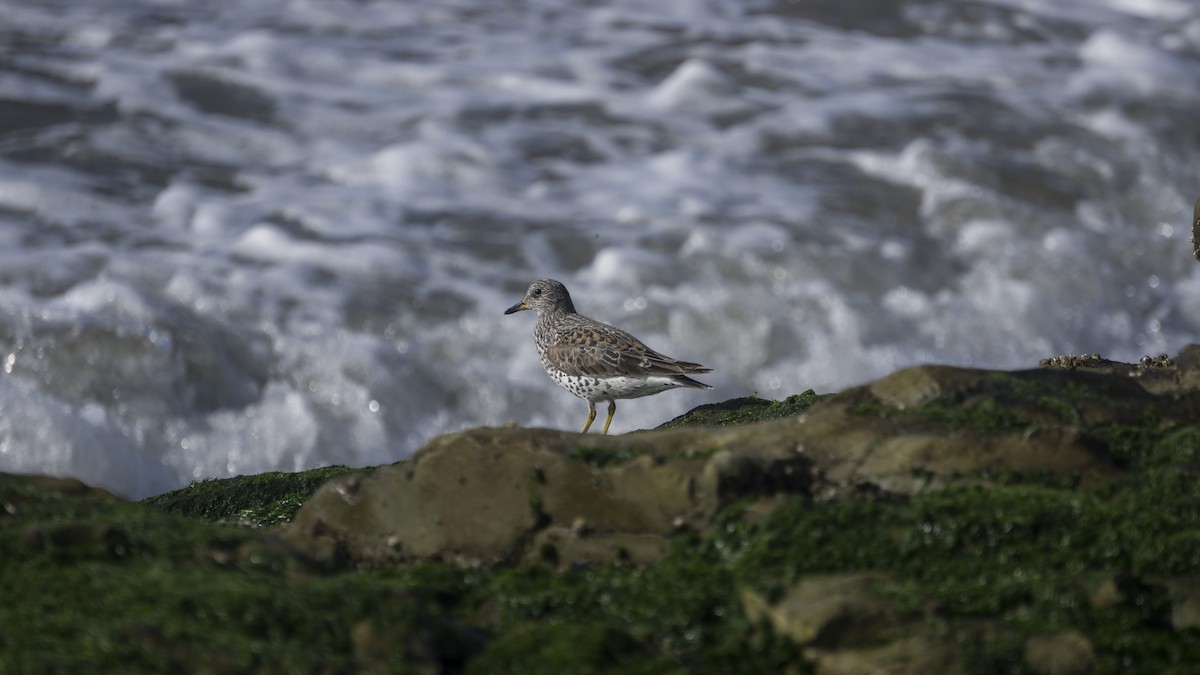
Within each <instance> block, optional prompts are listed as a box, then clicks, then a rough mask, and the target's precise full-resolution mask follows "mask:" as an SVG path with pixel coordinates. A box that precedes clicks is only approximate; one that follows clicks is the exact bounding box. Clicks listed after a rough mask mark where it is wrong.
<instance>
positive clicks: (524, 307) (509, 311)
mask: <svg viewBox="0 0 1200 675" xmlns="http://www.w3.org/2000/svg"><path fill="white" fill-rule="evenodd" d="M527 309H529V305H527V304H525V301H524V300H522V301H520V302H518V303H517V304H515V305H513V306H512V307H509V308H508V309H506V310H504V313H505V314H513V313H516V312H521V311H524V310H527Z"/></svg>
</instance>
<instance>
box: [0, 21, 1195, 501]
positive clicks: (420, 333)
mask: <svg viewBox="0 0 1200 675" xmlns="http://www.w3.org/2000/svg"><path fill="white" fill-rule="evenodd" d="M0 14H2V15H3V16H4V21H3V22H0V363H2V364H3V371H4V372H3V373H2V374H0V471H10V472H27V473H47V474H54V475H65V476H75V477H78V478H81V479H83V480H85V481H87V482H89V483H93V484H97V485H101V486H104V487H107V488H109V489H111V490H114V491H115V492H117V493H119V494H121V495H124V496H127V497H133V498H138V497H144V496H147V495H151V494H156V493H159V492H162V491H165V490H169V489H172V488H176V487H180V486H182V485H185V484H187V483H188V482H189V481H192V480H195V479H202V478H209V477H223V476H231V475H236V474H241V473H253V472H261V471H268V470H288V471H290V470H297V469H304V468H310V467H315V466H321V465H327V464H335V463H337V464H349V465H368V464H379V463H386V462H392V461H396V460H399V459H402V458H404V457H406V456H408V455H409V454H410V453H411V452H412V451H413V450H415V449H416V448H417V447H418V446H419V445H420V444H421V442H422V441H424V440H425V439H427V438H429V437H430V436H432V435H434V434H437V433H442V432H447V431H452V430H456V429H463V428H467V427H472V426H477V425H501V424H505V423H509V422H515V423H517V424H520V425H527V426H549V427H556V428H563V429H569V430H575V429H577V428H579V427H580V426H581V425H582V423H583V420H584V417H585V414H586V406H585V405H584V404H583V403H582V402H581V401H579V400H577V399H575V398H573V397H572V396H570V395H569V394H567V393H566V392H564V391H562V390H559V389H558V388H557V387H555V386H554V385H553V384H552V383H551V381H550V379H549V378H548V377H546V376H545V374H544V373H542V372H541V369H540V366H539V365H538V360H537V356H536V353H535V351H534V348H533V344H532V322H533V318H532V316H530V315H527V314H518V315H514V316H503V315H502V311H503V310H504V309H505V308H506V307H508V306H510V305H512V304H513V303H514V302H516V301H517V300H518V299H520V297H521V295H522V293H523V292H524V289H525V287H526V286H527V285H528V284H529V282H531V281H532V280H534V279H537V278H541V277H553V278H557V279H559V280H561V281H563V282H564V283H566V284H567V286H568V288H570V290H571V291H572V293H573V295H574V298H575V303H576V305H577V306H578V307H579V309H580V310H581V311H582V312H583V313H585V314H588V315H590V316H592V317H594V318H597V319H600V320H603V321H607V322H610V323H614V324H617V325H619V326H621V327H623V328H625V329H627V330H629V331H631V332H633V333H635V334H637V335H639V336H640V337H642V338H643V339H644V340H645V341H646V342H647V343H649V344H650V345H651V346H652V347H655V348H657V349H659V350H660V351H663V352H664V353H667V354H669V355H672V356H676V357H679V358H682V359H686V360H691V361H699V362H701V363H704V364H705V365H707V366H710V367H712V368H713V369H714V372H713V373H712V374H711V376H708V377H707V378H705V381H707V382H708V383H709V384H712V385H713V386H714V387H715V389H714V390H713V391H712V392H695V391H681V392H672V393H666V394H662V395H659V396H655V397H651V398H646V399H641V400H639V401H636V402H627V403H624V404H618V412H617V417H616V420H615V422H614V424H613V429H614V431H616V432H624V431H629V430H632V429H637V428H644V427H649V426H653V425H655V424H657V423H659V422H662V421H664V420H666V419H669V418H670V417H672V416H674V415H676V414H679V413H681V412H683V411H685V410H687V409H689V408H691V407H692V406H695V405H698V404H701V403H705V402H711V401H717V400H723V399H727V398H732V397H735V396H742V395H748V394H751V393H756V394H758V395H760V396H765V397H782V396H785V395H788V394H792V393H798V392H801V391H803V390H806V389H809V388H813V389H816V390H818V391H822V392H824V391H834V390H838V389H841V388H845V387H847V386H850V385H853V384H856V383H860V382H863V381H866V380H869V379H871V378H876V377H879V376H882V375H884V374H886V373H888V372H890V371H893V370H895V369H897V368H900V367H903V366H908V365H913V364H918V363H926V362H938V363H948V364H954V365H960V366H980V367H998V368H1028V367H1034V366H1035V365H1036V362H1037V360H1038V359H1040V358H1044V357H1047V356H1051V355H1055V354H1061V353H1084V352H1086V353H1091V352H1100V353H1101V354H1103V355H1104V356H1107V357H1110V358H1116V359H1123V360H1135V359H1137V358H1139V357H1140V356H1142V355H1144V354H1156V353H1159V352H1173V351H1176V350H1178V348H1180V347H1182V346H1183V345H1184V344H1187V343H1188V342H1192V341H1195V340H1196V339H1197V333H1198V332H1200V266H1198V265H1197V264H1196V262H1195V261H1194V260H1193V259H1192V257H1191V253H1190V251H1191V247H1190V244H1189V242H1188V230H1189V227H1188V225H1189V214H1190V208H1191V204H1192V202H1193V201H1194V200H1195V198H1196V196H1197V194H1198V193H1200V161H1197V158H1198V157H1200V124H1198V123H1197V116H1196V111H1197V110H1200V6H1198V5H1196V4H1195V3H1193V2H1190V1H1185V0H1078V1H1070V0H1053V1H1052V0H1041V1H1039V0H985V1H981V2H974V3H961V2H954V1H950V0H927V1H915V2H904V3H893V2H865V3H844V6H843V4H839V3H809V2H763V1H751V2H746V1H744V0H710V1H707V2H659V3H635V2H623V1H621V0H598V1H596V2H589V3H580V4H571V5H563V4H562V3H560V2H557V0H554V1H552V0H540V1H539V0H530V1H528V2H519V3H517V2H510V3H495V2H491V1H490V0H463V1H460V2H454V3H434V2H404V3H401V2H385V1H382V0H380V1H374V2H373V1H370V0H366V1H361V2H350V1H346V0H322V1H321V2H314V1H312V0H297V1H293V2H282V3H281V2H276V1H274V0H271V1H268V0H244V1H243V2H237V3H198V2H186V1H183V0H179V1H173V0H120V1H119V2H118V1H116V0H98V1H96V2H88V3H77V2H66V1H63V0H43V1H41V2H37V3H33V2H23V1H18V0H0Z"/></svg>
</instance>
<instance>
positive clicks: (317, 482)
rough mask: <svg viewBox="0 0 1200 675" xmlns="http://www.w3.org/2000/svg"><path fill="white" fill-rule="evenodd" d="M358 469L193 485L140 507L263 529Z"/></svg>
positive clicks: (286, 518) (282, 520)
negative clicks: (327, 485) (331, 481)
mask: <svg viewBox="0 0 1200 675" xmlns="http://www.w3.org/2000/svg"><path fill="white" fill-rule="evenodd" d="M354 471H362V469H357V470H356V469H350V468H348V467H345V466H326V467H322V468H320V469H310V470H308V471H299V472H296V473H283V472H281V471H273V472H270V473H260V474H254V475H249V476H237V477H235V478H210V479H208V480H202V481H195V482H193V483H192V484H191V485H189V486H187V487H185V488H181V489H179V490H172V491H171V492H167V493H164V494H161V495H157V496H154V497H150V498H147V499H144V500H142V503H144V504H148V505H150V506H154V507H157V508H160V509H163V510H164V511H170V512H171V513H178V514H180V515H184V516H192V517H195V518H203V519H205V520H220V521H229V522H234V523H240V524H243V525H251V526H255V527H267V526H270V525H278V524H280V523H285V522H290V521H291V519H292V516H294V515H295V514H296V510H297V509H299V508H300V505H301V504H303V503H304V501H305V500H306V499H308V497H309V496H310V495H311V494H312V493H313V492H315V491H316V489H317V488H319V487H321V485H323V484H324V483H326V482H327V481H329V480H330V479H331V478H335V477H337V476H342V475H345V474H347V473H351V472H354Z"/></svg>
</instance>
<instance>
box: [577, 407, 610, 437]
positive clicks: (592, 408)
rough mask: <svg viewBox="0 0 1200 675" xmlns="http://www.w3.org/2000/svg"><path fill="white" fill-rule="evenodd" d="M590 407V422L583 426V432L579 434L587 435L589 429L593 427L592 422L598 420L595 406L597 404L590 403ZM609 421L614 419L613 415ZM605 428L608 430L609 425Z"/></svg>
mask: <svg viewBox="0 0 1200 675" xmlns="http://www.w3.org/2000/svg"><path fill="white" fill-rule="evenodd" d="M588 407H589V408H591V410H589V411H588V421H587V424H585V425H583V431H581V432H579V433H581V434H586V433H587V430H588V429H589V428H590V427H591V426H592V422H593V421H594V420H595V419H596V404H595V403H588ZM609 419H612V416H611V415H610V416H609ZM604 428H605V430H607V429H608V425H605V427H604Z"/></svg>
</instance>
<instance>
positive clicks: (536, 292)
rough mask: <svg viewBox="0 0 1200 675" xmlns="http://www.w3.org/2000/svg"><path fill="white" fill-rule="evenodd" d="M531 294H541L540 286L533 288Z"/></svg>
mask: <svg viewBox="0 0 1200 675" xmlns="http://www.w3.org/2000/svg"><path fill="white" fill-rule="evenodd" d="M533 294H534V295H541V294H542V289H540V288H535V289H533Z"/></svg>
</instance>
